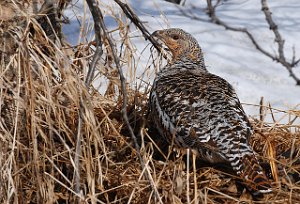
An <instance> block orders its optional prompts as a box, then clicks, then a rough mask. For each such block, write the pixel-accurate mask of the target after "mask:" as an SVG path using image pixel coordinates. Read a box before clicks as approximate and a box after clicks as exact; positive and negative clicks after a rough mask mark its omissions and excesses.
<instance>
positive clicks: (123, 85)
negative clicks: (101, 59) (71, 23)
mask: <svg viewBox="0 0 300 204" xmlns="http://www.w3.org/2000/svg"><path fill="white" fill-rule="evenodd" d="M115 1H116V2H117V3H118V4H119V5H120V6H121V7H122V8H124V12H125V13H126V15H128V16H130V17H129V18H130V19H131V20H132V21H133V22H134V23H135V25H137V27H138V28H140V29H141V31H142V32H143V35H144V37H145V38H146V39H149V40H150V41H151V42H152V43H153V45H154V46H155V48H156V49H157V50H158V51H159V50H160V49H161V46H160V44H159V43H157V42H156V40H155V39H154V38H153V37H152V36H151V34H150V33H149V31H148V30H147V29H146V28H145V27H144V25H143V24H142V23H141V21H140V20H139V19H138V17H137V16H136V14H135V13H134V12H133V11H132V10H131V9H130V8H129V7H128V6H127V5H126V4H124V3H122V2H120V1H118V0H115ZM87 3H88V4H89V7H90V9H91V12H92V14H93V12H96V13H97V16H94V15H93V18H94V23H95V32H97V33H98V34H99V37H98V40H97V43H100V41H99V39H101V36H100V30H102V33H103V35H104V38H105V39H106V40H107V42H108V44H109V47H110V49H111V53H112V56H113V60H114V62H115V65H116V68H117V70H118V72H119V77H120V81H121V90H122V95H123V105H122V116H123V120H124V121H125V124H126V126H127V128H128V130H129V133H130V136H131V139H132V140H133V143H134V145H135V149H136V153H137V156H138V159H139V161H140V164H141V168H142V169H145V170H146V178H147V180H148V181H149V183H150V186H151V188H152V190H153V191H154V192H155V196H156V198H157V199H158V200H159V201H160V203H162V201H161V199H160V197H159V193H158V191H157V189H156V188H155V186H154V181H153V179H152V178H151V174H150V172H149V171H148V168H147V167H146V165H145V162H144V160H143V158H142V156H141V153H140V146H139V144H138V142H137V138H136V136H135V134H134V131H133V129H132V127H131V125H130V122H129V119H128V115H127V102H128V97H127V89H126V79H125V77H124V74H123V71H122V68H121V66H120V61H119V58H118V56H117V54H116V49H115V45H114V43H113V41H112V39H111V37H110V36H109V34H108V31H107V29H106V26H105V24H104V21H103V15H102V12H101V9H100V8H99V7H98V6H95V5H97V4H96V2H95V0H87ZM92 9H93V11H92ZM95 17H96V18H95ZM96 26H97V27H96ZM96 37H97V36H96ZM98 41H99V42H98ZM98 45H100V44H98ZM94 60H95V58H94ZM94 60H93V62H94ZM95 63H96V62H95ZM92 64H93V63H92ZM91 72H92V73H91V75H92V74H93V71H91ZM87 82H88V81H86V83H87Z"/></svg>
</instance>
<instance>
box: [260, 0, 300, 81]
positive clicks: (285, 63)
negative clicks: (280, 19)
mask: <svg viewBox="0 0 300 204" xmlns="http://www.w3.org/2000/svg"><path fill="white" fill-rule="evenodd" d="M261 10H262V11H263V13H264V14H265V17H266V21H267V22H268V24H269V26H270V30H272V31H273V33H274V35H275V42H276V43H277V44H278V54H279V56H278V57H276V61H278V62H279V63H281V64H282V65H283V66H284V67H285V68H286V69H287V70H288V72H289V73H290V76H291V77H292V78H294V79H295V81H296V82H297V85H300V79H299V78H298V77H297V76H296V75H295V74H294V72H293V71H292V68H293V67H295V66H296V65H297V63H298V62H299V59H298V60H297V61H295V53H294V55H293V60H292V62H288V61H287V60H286V58H285V55H284V40H283V38H282V36H281V34H280V32H279V30H278V26H277V25H276V24H275V23H274V21H273V18H272V13H271V11H270V9H269V7H268V3H267V0H261Z"/></svg>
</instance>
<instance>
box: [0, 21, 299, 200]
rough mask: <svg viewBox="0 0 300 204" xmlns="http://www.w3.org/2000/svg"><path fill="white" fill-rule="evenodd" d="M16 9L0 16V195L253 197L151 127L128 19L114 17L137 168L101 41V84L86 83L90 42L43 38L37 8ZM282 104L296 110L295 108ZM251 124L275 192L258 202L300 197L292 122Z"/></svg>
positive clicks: (296, 142)
mask: <svg viewBox="0 0 300 204" xmlns="http://www.w3.org/2000/svg"><path fill="white" fill-rule="evenodd" d="M19 18H20V19H19V20H20V21H18V22H19V23H18V24H15V23H13V22H15V21H14V20H12V21H3V22H2V23H1V25H0V26H1V30H0V37H1V39H0V42H1V46H0V53H1V62H0V63H1V71H0V75H1V83H0V89H1V91H0V97H1V100H0V103H1V104H0V105H1V123H0V179H1V182H0V195H1V196H0V203H74V202H75V201H76V200H78V199H79V200H80V203H159V202H160V201H161V203H238V202H240V201H247V202H250V203H251V202H255V201H253V198H252V197H251V196H250V194H249V193H247V192H246V191H243V187H242V186H241V185H239V184H238V180H237V178H236V177H235V176H234V175H231V174H230V170H229V171H226V169H224V167H214V168H212V167H211V166H209V165H207V164H204V163H202V162H201V161H198V160H196V159H195V157H194V155H193V154H192V152H189V151H186V150H178V149H176V148H174V147H169V146H168V145H167V144H165V142H164V141H162V140H161V139H160V137H159V136H158V134H157V133H156V131H155V130H153V129H151V125H149V124H148V123H147V118H146V112H147V93H148V89H149V88H144V89H142V88H141V87H147V84H148V82H145V81H143V80H141V81H142V82H137V81H135V77H134V76H135V74H136V67H137V65H139V64H138V63H139V60H140V59H139V58H138V57H137V52H136V50H135V48H134V45H133V44H132V42H131V41H130V38H129V37H128V33H130V32H129V31H130V26H127V24H126V25H122V24H123V23H124V22H121V21H118V22H119V23H120V24H119V26H118V29H117V31H118V32H120V34H119V38H118V39H120V41H118V42H121V43H120V44H122V46H123V47H122V49H120V51H119V53H118V54H119V55H118V56H119V57H120V59H121V62H122V66H124V67H126V68H127V69H129V70H131V72H130V73H132V75H130V76H127V77H128V78H130V79H131V80H130V82H131V83H134V86H135V87H136V88H135V89H134V88H132V87H133V86H131V85H130V84H128V88H127V89H128V94H129V102H128V109H127V110H128V114H129V116H130V122H131V125H132V127H133V128H134V130H135V134H136V135H137V136H138V141H139V145H140V146H141V155H142V157H143V160H144V161H145V163H146V169H141V165H140V162H139V160H138V158H137V152H136V150H135V149H134V148H133V147H134V145H133V143H132V140H131V138H130V136H129V134H128V132H127V130H126V127H125V126H124V122H123V120H122V116H121V113H120V110H121V106H122V105H121V104H122V98H121V97H120V88H119V86H120V82H119V80H118V76H117V75H116V72H115V68H114V64H113V63H112V62H111V61H110V57H109V51H107V50H105V53H104V56H103V57H102V59H101V61H100V62H99V63H98V64H97V69H98V71H97V74H96V75H95V78H100V79H101V80H104V81H106V82H107V84H108V86H107V87H108V88H106V89H105V90H104V92H106V94H103V95H101V94H99V92H98V91H97V90H91V91H88V90H87V88H86V87H85V84H84V79H85V77H86V73H87V67H88V64H89V63H90V62H91V57H92V56H93V53H94V49H93V47H92V44H93V43H83V44H80V45H78V46H76V47H70V46H69V45H68V44H67V43H65V42H62V41H61V39H59V37H58V36H55V37H54V40H50V39H49V38H48V36H47V35H46V33H45V32H44V30H43V28H42V26H41V25H40V23H39V22H38V21H37V20H36V18H34V17H31V16H26V17H25V16H20V17H19ZM124 24H125V23H124ZM52 37H53V36H52ZM116 38H117V37H116ZM4 42H5V43H8V44H6V45H4V44H3V43H4ZM12 48H13V49H12ZM8 49H9V51H8ZM151 60H152V59H151ZM154 61H155V60H154ZM151 63H152V61H151ZM145 72H146V71H145ZM143 74H144V73H143ZM145 75H146V74H145ZM143 83H144V84H145V85H144V84H143ZM142 85H143V86H142ZM80 109H81V110H82V115H79V110H80ZM288 114H289V115H290V116H293V117H298V116H299V114H298V112H296V111H294V112H292V111H291V112H289V113H288ZM297 114H298V115H297ZM80 117H81V119H82V125H81V127H80V129H78V121H79V118H80ZM253 124H254V126H255V129H256V134H255V135H254V136H253V146H254V148H255V149H256V150H257V152H258V153H259V154H260V155H261V160H262V161H263V162H265V163H266V170H268V171H269V174H270V176H271V177H273V180H274V182H273V183H274V192H273V193H271V194H269V195H267V196H265V197H264V198H262V199H261V201H259V202H260V203H266V202H267V201H269V202H282V203H297V202H300V198H299V187H300V186H299V159H298V156H299V151H298V150H299V136H300V135H299V132H300V131H299V127H298V126H295V128H294V130H293V131H291V130H290V126H291V124H290V123H289V124H287V125H280V124H277V123H276V122H275V123H274V124H267V123H265V122H263V121H254V122H253ZM78 134H80V138H81V143H80V144H81V154H80V156H79V164H80V165H79V169H78V168H77V166H76V164H75V155H76V142H77V138H78ZM145 171H149V172H150V175H151V177H150V178H149V179H151V180H152V181H153V183H154V184H155V186H154V188H155V189H156V190H157V192H158V193H159V196H160V199H158V198H155V196H154V192H153V188H151V186H150V185H149V181H148V180H147V179H146V178H145ZM76 174H79V175H80V177H79V179H80V180H79V188H80V191H79V192H77V191H76V190H75V188H76V179H77V177H76ZM259 202H257V203H259Z"/></svg>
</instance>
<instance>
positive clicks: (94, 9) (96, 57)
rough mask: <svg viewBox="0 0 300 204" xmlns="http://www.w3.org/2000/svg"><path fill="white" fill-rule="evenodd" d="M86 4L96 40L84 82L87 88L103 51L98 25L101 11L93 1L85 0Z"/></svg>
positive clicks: (99, 26)
mask: <svg viewBox="0 0 300 204" xmlns="http://www.w3.org/2000/svg"><path fill="white" fill-rule="evenodd" d="M86 2H87V4H88V6H89V8H90V11H91V13H92V16H93V19H94V29H95V38H96V51H95V54H94V58H93V61H92V63H91V65H90V67H89V70H88V74H87V77H86V80H85V85H86V87H87V88H88V87H89V86H90V83H91V81H92V79H93V77H94V73H95V67H96V64H97V62H98V60H99V58H100V57H101V55H102V54H103V49H102V39H101V25H100V23H99V22H100V21H101V17H100V12H101V11H100V9H99V7H98V6H96V5H97V4H94V3H95V1H94V0H86Z"/></svg>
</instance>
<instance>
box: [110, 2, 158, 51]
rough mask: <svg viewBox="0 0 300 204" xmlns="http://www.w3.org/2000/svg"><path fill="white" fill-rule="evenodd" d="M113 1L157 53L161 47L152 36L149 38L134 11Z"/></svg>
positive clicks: (147, 32)
mask: <svg viewBox="0 0 300 204" xmlns="http://www.w3.org/2000/svg"><path fill="white" fill-rule="evenodd" d="M114 1H115V2H116V3H117V4H118V5H119V6H120V7H121V9H122V10H123V12H124V13H125V15H126V16H127V17H128V18H129V19H130V20H131V21H132V22H133V23H134V25H136V27H138V28H139V29H140V31H141V32H142V33H143V36H144V37H145V39H146V40H149V41H150V42H151V43H152V44H153V46H154V47H155V48H156V49H157V51H158V52H160V51H161V49H162V46H161V45H160V44H159V43H158V42H157V41H156V40H155V38H154V37H153V36H151V34H150V32H149V31H148V30H147V28H146V27H145V26H144V24H143V23H142V21H141V20H140V19H139V17H138V16H137V15H136V14H135V13H134V11H133V10H132V9H131V8H130V7H129V6H128V5H127V4H125V3H123V2H121V1H120V0H114Z"/></svg>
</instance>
